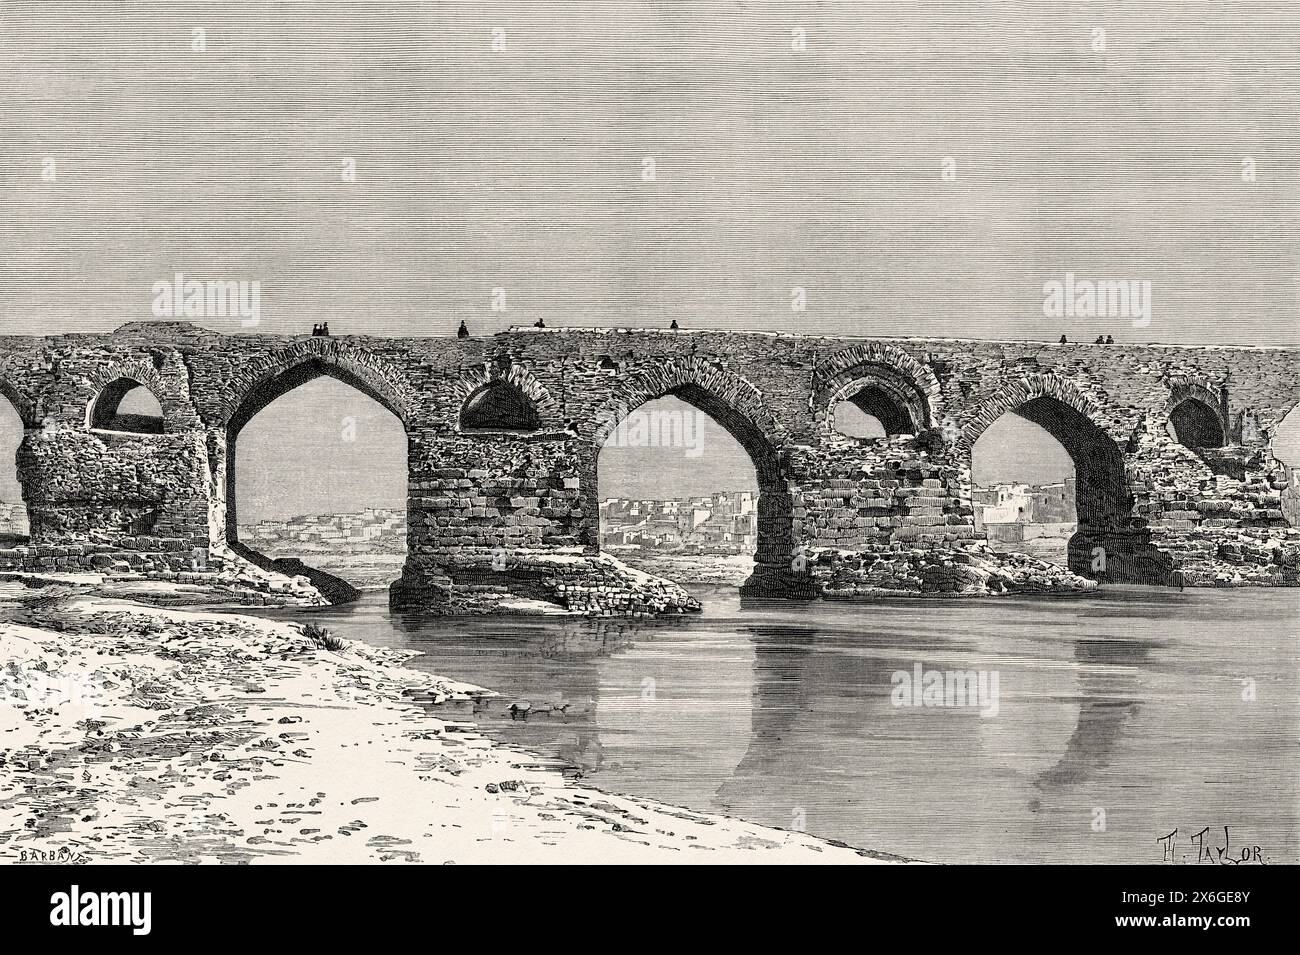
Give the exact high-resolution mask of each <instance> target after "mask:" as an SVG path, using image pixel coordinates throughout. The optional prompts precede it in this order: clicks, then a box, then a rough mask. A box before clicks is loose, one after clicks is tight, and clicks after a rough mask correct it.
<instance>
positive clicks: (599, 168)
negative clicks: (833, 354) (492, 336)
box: [0, 0, 1300, 344]
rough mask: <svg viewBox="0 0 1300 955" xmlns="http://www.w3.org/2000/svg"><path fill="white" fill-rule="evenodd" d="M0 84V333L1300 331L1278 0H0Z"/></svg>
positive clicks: (1288, 41) (1289, 335)
mask: <svg viewBox="0 0 1300 955" xmlns="http://www.w3.org/2000/svg"><path fill="white" fill-rule="evenodd" d="M195 31H203V32H202V34H201V35H200V34H196V33H195ZM1097 31H1104V36H1103V35H1102V34H1099V33H1098V32H1097ZM200 40H201V43H200V42H199V41H200ZM494 43H495V44H496V46H498V47H500V46H501V45H502V44H504V49H497V50H494V48H493V47H494ZM195 46H202V50H196V49H194V47H195ZM796 47H801V48H799V49H796ZM1099 47H1100V48H1099ZM0 107H2V108H0V214H2V215H3V220H4V222H5V228H4V229H3V230H0V331H5V332H29V333H31V332H56V331H74V330H102V329H108V328H111V327H114V326H116V325H117V324H119V323H121V322H123V321H127V320H132V319H141V318H149V317H151V312H150V306H151V302H152V292H151V289H152V286H153V283H154V282H156V281H159V280H161V279H170V277H171V276H172V275H173V274H175V273H176V272H182V273H184V274H185V275H187V276H188V277H191V278H198V279H201V280H207V279H222V280H226V279H234V280H246V281H250V282H251V281H258V282H260V283H261V300H260V314H259V320H260V327H261V328H262V329H263V330H269V331H297V332H305V331H306V330H308V329H309V328H310V327H311V324H312V323H313V322H314V321H317V320H320V319H323V318H327V319H329V321H330V325H331V328H332V330H333V331H334V332H335V333H336V334H340V333H349V332H370V333H403V334H449V333H452V332H453V331H454V329H455V327H456V323H457V322H458V321H459V320H461V319H465V320H466V321H468V322H469V323H470V325H471V327H472V328H473V329H474V330H475V331H476V332H489V331H494V330H497V329H500V328H504V327H505V326H507V325H509V324H512V323H531V322H532V321H534V320H535V319H536V318H537V317H539V316H543V317H545V319H546V321H547V323H548V324H550V325H563V324H597V323H603V324H626V325H652V326H662V325H667V324H668V322H669V321H670V320H671V319H673V318H676V319H678V320H680V321H681V322H682V323H683V324H684V325H687V326H688V327H689V326H692V325H693V326H695V327H702V326H715V327H722V326H725V327H736V328H755V329H792V328H798V329H799V330H801V331H809V332H816V331H826V332H834V333H844V334H866V335H870V334H880V335H898V334H915V335H943V336H969V337H996V338H1037V339H1043V338H1045V339H1052V340H1054V339H1055V338H1056V337H1058V335H1059V334H1061V333H1062V332H1065V333H1067V334H1068V335H1069V336H1070V337H1071V338H1075V339H1086V340H1091V339H1092V338H1093V337H1095V335H1096V334H1097V333H1100V332H1106V333H1110V334H1113V335H1114V336H1115V338H1116V339H1117V340H1120V341H1131V340H1160V341H1175V342H1232V343H1243V342H1259V343H1291V344H1294V343H1296V342H1297V340H1298V339H1300V335H1298V333H1297V315H1298V310H1300V302H1298V299H1297V283H1296V275H1297V267H1298V265H1300V242H1297V235H1300V229H1298V228H1297V224H1298V220H1300V198H1298V196H1300V191H1298V189H1297V177H1298V172H1300V136H1298V135H1297V116H1300V4H1292V3H1282V2H1272V3H1270V2H1258V3H1213V4H1190V3H1181V2H1180V3H1173V2H1171V3H1160V2H1143V3H1124V4H1120V3H1027V2H1005V3H999V4H986V3H967V2H953V3H924V4H909V3H898V2H866V0H864V2H858V3H788V4H781V3H764V4H758V3H712V2H691V3H668V2H643V3H626V2H602V3H571V2H565V3H549V2H529V3H523V2H517V3H497V4H493V3H474V4H450V3H421V2H409V3H400V4H397V3H375V2H367V3H357V4H352V3H319V4H312V3H292V4H289V3H275V4H273V3H260V2H259V3H237V2H231V3H185V2H170V3H166V4H160V3H155V4H105V3H83V4H78V3H61V4H50V3H35V2H14V0H7V2H5V3H3V4H2V5H0ZM648 159H649V160H653V165H654V176H653V180H652V181H650V177H649V176H648V173H647V170H648V168H649V166H648V164H647V163H646V160H648ZM945 160H951V163H950V164H949V165H948V167H947V168H948V169H949V171H951V173H952V174H953V176H952V177H951V178H949V179H945V178H944V175H943V173H944V170H945ZM1247 160H1250V161H1251V162H1253V164H1254V165H1253V168H1254V181H1243V172H1244V170H1245V168H1246V167H1245V166H1244V165H1243V164H1244V163H1246V161H1247ZM350 163H355V181H347V176H346V175H345V174H346V173H347V170H348V169H350V168H351V166H350V165H348V164H350ZM43 175H44V176H46V177H47V178H48V177H49V176H51V175H52V176H53V181H46V179H45V178H43ZM1067 271H1070V272H1073V273H1075V274H1076V276H1078V277H1080V278H1094V279H1123V278H1128V279H1136V280H1140V281H1150V282H1151V283H1152V299H1153V308H1152V321H1151V324H1150V326H1149V327H1146V328H1134V327H1133V326H1132V323H1131V321H1130V320H1128V319H1122V318H1115V319H1086V320H1077V319H1072V320H1062V319H1046V318H1044V317H1043V314H1042V303H1043V284H1044V283H1045V282H1047V281H1050V280H1059V279H1061V278H1062V277H1063V275H1064V273H1065V272H1067ZM796 287H801V288H804V289H805V290H806V295H807V303H808V307H807V312H806V313H802V314H799V315H792V313H791V308H790V301H791V289H793V288H796ZM498 288H499V289H504V290H505V293H506V295H505V301H506V305H507V311H505V312H493V311H492V310H491V308H490V305H491V302H492V292H493V289H498ZM198 321H199V322H200V323H201V324H205V325H208V326H210V327H213V328H219V329H222V330H227V331H237V330H240V327H241V326H240V322H239V320H238V319H228V318H227V319H223V318H219V317H208V318H202V319H198Z"/></svg>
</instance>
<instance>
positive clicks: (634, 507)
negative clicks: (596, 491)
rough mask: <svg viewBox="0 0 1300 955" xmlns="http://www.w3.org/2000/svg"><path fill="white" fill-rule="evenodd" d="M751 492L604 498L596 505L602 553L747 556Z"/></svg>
mask: <svg viewBox="0 0 1300 955" xmlns="http://www.w3.org/2000/svg"><path fill="white" fill-rule="evenodd" d="M755 498H756V496H755V494H754V492H753V491H715V492H714V493H712V494H710V495H708V496H707V497H697V498H688V499H676V500H667V501H648V500H636V501H630V500H623V499H620V498H609V499H608V500H605V501H602V502H601V504H600V526H601V534H600V543H601V546H602V547H603V548H606V549H612V550H618V549H641V550H654V551H679V552H683V553H711V554H752V553H753V552H754V549H755V547H756V545H757V541H758V509H757V506H756V500H755Z"/></svg>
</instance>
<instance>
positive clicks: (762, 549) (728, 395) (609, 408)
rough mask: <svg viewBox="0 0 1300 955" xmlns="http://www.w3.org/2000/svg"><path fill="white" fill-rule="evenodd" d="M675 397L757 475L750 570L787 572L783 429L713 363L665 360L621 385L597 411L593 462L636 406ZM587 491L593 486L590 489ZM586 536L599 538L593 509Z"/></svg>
mask: <svg viewBox="0 0 1300 955" xmlns="http://www.w3.org/2000/svg"><path fill="white" fill-rule="evenodd" d="M669 396H671V397H675V398H678V399H680V400H682V401H684V402H686V403H687V404H689V405H692V406H694V407H695V408H698V409H699V410H700V411H702V412H704V413H705V414H706V415H708V416H709V417H710V418H712V419H713V420H714V421H716V422H717V423H718V424H720V425H721V426H722V427H723V429H724V430H726V432H727V433H728V434H730V435H731V436H732V437H733V438H734V439H735V440H736V442H737V443H738V444H739V445H740V446H741V447H742V448H744V450H745V451H746V453H747V454H748V455H749V458H750V460H751V462H752V463H753V465H754V472H755V475H756V476H757V478H758V501H757V505H756V507H757V511H758V541H757V550H756V553H755V555H754V560H755V563H756V565H757V566H756V570H755V573H756V574H758V573H760V572H765V571H766V572H773V571H776V572H785V571H788V569H789V567H790V562H791V555H792V554H793V552H794V536H795V531H794V504H793V493H792V492H793V489H792V485H791V482H790V479H789V475H788V469H787V466H786V462H785V460H784V458H783V455H782V453H781V448H782V447H783V445H784V432H783V431H782V429H781V428H780V426H779V425H778V424H777V421H776V418H775V417H774V416H773V415H772V413H771V412H770V411H769V410H768V409H767V407H766V405H765V403H764V401H763V396H762V393H761V392H759V390H758V389H757V388H755V387H754V386H753V385H752V384H750V383H749V382H748V381H746V380H745V379H743V378H741V377H740V376H738V375H735V374H732V373H731V372H728V371H726V370H725V369H724V368H723V367H722V366H721V364H719V363H717V362H714V361H705V360H703V359H699V358H695V357H690V358H686V359H668V360H666V361H664V362H662V363H659V364H657V365H655V366H653V367H652V368H650V369H646V370H643V371H641V372H640V373H639V374H638V375H636V376H634V377H632V378H630V379H628V380H626V381H624V382H622V383H621V385H620V387H619V389H618V391H617V393H616V394H615V395H613V396H612V397H611V398H609V399H608V400H607V401H606V402H605V403H604V404H603V405H602V406H601V407H600V409H599V410H598V411H597V420H596V422H595V425H594V428H593V430H592V450H593V461H594V458H595V456H597V455H599V453H600V449H601V447H602V446H603V445H604V444H605V442H606V441H607V440H608V439H609V437H610V436H611V435H612V434H613V433H614V432H615V430H616V429H617V428H618V426H619V425H620V424H621V423H622V422H623V421H624V420H626V419H627V417H628V416H629V415H631V414H632V413H633V412H635V411H636V410H637V409H638V408H639V407H641V405H643V404H645V403H646V402H648V401H653V400H655V399H657V398H664V397H669ZM592 491H593V494H594V493H595V488H593V489H592ZM592 512H593V517H592V520H593V522H594V526H593V527H592V528H591V530H590V538H591V539H592V540H597V541H598V540H599V533H600V528H599V515H598V514H596V509H595V508H593V511H592Z"/></svg>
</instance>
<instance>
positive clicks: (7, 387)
mask: <svg viewBox="0 0 1300 955" xmlns="http://www.w3.org/2000/svg"><path fill="white" fill-rule="evenodd" d="M0 397H4V398H5V399H7V400H8V401H9V404H11V405H13V409H14V411H15V412H17V413H18V420H20V421H21V422H22V424H23V428H24V429H26V428H36V427H39V426H40V422H39V421H38V420H37V418H38V414H37V410H36V402H35V401H33V400H32V399H31V398H30V397H29V396H28V395H27V393H26V392H24V391H23V390H22V389H21V388H19V387H18V386H17V385H15V384H14V383H13V382H11V381H10V380H9V379H8V378H4V377H0Z"/></svg>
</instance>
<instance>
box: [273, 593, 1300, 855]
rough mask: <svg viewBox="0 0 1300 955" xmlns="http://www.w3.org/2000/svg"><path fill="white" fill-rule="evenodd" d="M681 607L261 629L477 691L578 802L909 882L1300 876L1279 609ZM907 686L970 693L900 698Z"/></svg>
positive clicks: (1283, 618)
mask: <svg viewBox="0 0 1300 955" xmlns="http://www.w3.org/2000/svg"><path fill="white" fill-rule="evenodd" d="M695 592H696V593H697V594H698V595H699V596H700V597H701V599H702V600H703V602H704V606H705V610H704V612H703V613H702V614H698V615H694V616H689V617H679V618H671V619H661V620H651V621H646V622H639V621H638V622H635V623H632V622H622V621H603V620H574V619H555V618H530V617H480V618H432V617H422V616H418V615H412V614H403V615H395V614H390V613H389V612H388V608H387V602H386V598H385V595H384V594H382V593H372V594H367V596H366V597H365V598H364V599H363V600H361V601H360V602H358V603H356V604H352V605H349V606H343V607H334V608H329V609H327V610H321V611H294V612H289V611H279V612H273V613H272V615H274V616H276V617H278V618H281V619H283V618H284V617H286V616H288V617H291V618H294V619H308V618H310V619H312V620H315V621H316V622H317V623H320V624H321V625H323V626H326V627H328V628H329V629H330V630H332V631H334V632H335V633H337V634H339V635H340V636H343V637H346V638H349V639H353V640H362V641H366V642H369V643H372V644H378V645H382V646H392V647H404V648H411V649H415V650H419V651H420V652H421V654H422V655H421V656H419V657H417V658H414V659H413V660H412V661H411V664H410V665H411V666H413V667H415V668H418V669H422V670H428V671H430V672H433V673H438V674H443V675H446V676H449V677H454V678H456V679H459V680H463V681H467V682H470V683H476V684H479V685H481V686H485V687H488V688H491V689H493V690H496V691H498V692H499V693H500V697H499V698H497V699H494V700H491V701H490V702H488V703H487V704H485V705H483V706H481V707H480V708H479V709H478V710H476V711H475V712H474V713H473V715H472V717H469V718H472V719H473V720H474V721H476V722H477V723H478V724H479V725H480V726H481V727H482V729H483V730H484V731H485V732H487V733H488V734H489V735H491V736H493V737H495V738H498V739H501V740H503V741H506V742H509V743H510V744H511V745H513V746H516V747H519V748H523V749H527V750H529V751H532V752H535V753H538V754H540V755H543V756H546V757H550V758H553V759H555V760H558V761H559V762H561V763H562V764H563V765H564V766H565V767H567V770H568V772H569V773H570V775H572V776H574V777H578V778H581V779H582V781H583V783H584V784H585V785H589V786H594V787H596V788H600V789H605V790H609V791H613V792H619V793H626V794H632V795H637V796H645V797H650V798H654V799H659V800H662V801H664V802H669V803H673V804H677V805H682V806H687V807H690V808H693V809H698V810H708V811H712V812H720V813H726V814H729V815H734V816H739V817H741V818H744V819H747V820H751V821H754V822H759V823H764V824H767V825H773V826H779V827H782V828H799V829H802V830H804V831H807V832H810V833H813V834H815V835H819V836H823V837H826V838H830V839H836V840H841V841H843V842H847V843H849V844H851V845H855V846H861V847H866V848H871V849H878V850H883V851H886V852H893V853H898V854H901V855H905V856H910V857H914V858H918V859H925V860H930V861H935V862H948V863H959V862H1064V863H1147V862H1161V861H1165V860H1168V859H1172V860H1173V861H1178V862H1194V861H1196V860H1197V859H1198V857H1199V858H1201V859H1206V858H1213V859H1214V860H1215V861H1218V860H1219V859H1220V858H1232V859H1234V860H1235V859H1239V858H1241V857H1242V855H1243V853H1244V855H1245V857H1246V858H1248V859H1250V860H1252V861H1268V862H1290V863H1294V862H1297V861H1300V795H1297V794H1298V792H1300V789H1298V788H1297V776H1298V768H1300V760H1298V759H1297V730H1298V729H1300V719H1298V717H1300V706H1298V703H1297V687H1296V675H1297V668H1298V666H1300V650H1298V647H1300V639H1298V637H1297V632H1298V630H1300V628H1298V627H1297V621H1298V619H1300V593H1297V591H1294V590H1281V589H1279V590H1199V591H1185V592H1181V593H1180V592H1176V591H1157V590H1148V591H1136V590H1109V591H1103V592H1100V593H1098V594H1095V595H1089V596H1086V597H1070V598H1036V599H1035V598H999V599H988V600H962V601H951V600H949V601H939V600H933V601H931V600H903V601H894V602H876V603H860V604H841V603H822V602H818V603H813V604H800V605H786V606H764V607H761V608H754V607H749V606H743V607H742V605H741V602H740V600H739V598H738V597H737V595H736V591H735V589H734V588H730V587H700V588H695ZM918 667H919V672H920V673H921V674H922V682H923V683H924V682H925V680H926V677H925V676H924V674H926V673H928V672H930V671H938V673H939V674H940V675H941V677H942V676H945V675H950V674H959V673H967V674H968V673H969V672H970V671H975V673H976V674H977V675H979V676H980V677H982V678H983V681H984V682H983V683H979V682H978V681H977V682H975V683H972V684H970V686H973V687H980V686H982V687H983V689H984V691H985V692H984V693H983V694H982V695H978V696H977V697H976V698H975V699H974V700H972V699H970V698H966V699H963V698H962V697H961V696H960V695H957V696H954V695H951V694H950V695H949V696H947V697H944V696H943V695H942V694H939V696H937V697H932V698H926V697H924V696H922V695H921V694H919V693H918V694H917V695H915V696H914V697H911V698H905V697H903V691H904V686H905V684H904V683H903V677H902V676H899V674H907V675H908V677H909V678H910V677H913V676H915V675H916V674H917V673H918ZM962 685H966V684H963V683H961V682H959V683H958V684H957V685H956V686H957V689H958V690H960V689H961V686H962ZM524 703H527V704H528V712H527V718H526V719H523V718H519V717H520V716H521V714H520V712H519V711H518V710H516V712H515V713H514V714H513V716H514V718H512V713H511V711H510V706H511V704H516V705H517V706H518V705H519V704H524ZM900 704H903V705H900ZM918 704H919V705H918ZM929 704H936V705H929ZM938 704H942V705H938ZM963 704H968V705H963ZM969 704H975V705H969ZM1225 827H1226V830H1225ZM1174 830H1176V831H1177V834H1176V835H1174V836H1172V838H1166V839H1165V840H1164V841H1163V842H1162V841H1160V840H1161V838H1162V837H1167V836H1169V835H1170V834H1171V833H1172V832H1173V831H1174ZM1198 833H1201V835H1200V836H1199V837H1198V838H1193V837H1196V836H1197V834H1198ZM1256 847H1258V848H1256ZM1220 849H1223V850H1224V853H1223V855H1222V856H1220V855H1219V854H1218V852H1219V850H1220Z"/></svg>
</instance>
